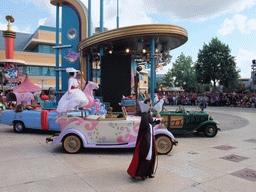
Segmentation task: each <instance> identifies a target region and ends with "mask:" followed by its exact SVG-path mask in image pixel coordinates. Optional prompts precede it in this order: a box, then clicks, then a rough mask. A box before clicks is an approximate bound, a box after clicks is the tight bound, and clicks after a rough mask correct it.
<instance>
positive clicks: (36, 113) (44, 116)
mask: <svg viewBox="0 0 256 192" xmlns="http://www.w3.org/2000/svg"><path fill="white" fill-rule="evenodd" d="M71 114H77V115H79V114H81V112H72V113H71ZM57 117H58V113H57V112H56V110H51V109H39V110H27V109H25V110H23V109H21V108H19V106H17V107H16V109H14V110H5V111H3V112H2V113H1V115H0V123H1V124H6V125H13V130H14V131H15V132H16V133H21V132H24V130H25V129H26V128H27V129H39V130H49V131H61V126H60V124H58V123H55V119H56V118H57Z"/></svg>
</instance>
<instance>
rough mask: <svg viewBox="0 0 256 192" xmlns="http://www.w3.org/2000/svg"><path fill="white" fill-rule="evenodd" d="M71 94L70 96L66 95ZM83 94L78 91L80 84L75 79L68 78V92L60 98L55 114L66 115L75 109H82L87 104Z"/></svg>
mask: <svg viewBox="0 0 256 192" xmlns="http://www.w3.org/2000/svg"><path fill="white" fill-rule="evenodd" d="M69 92H70V93H71V94H70V95H69V94H68V93H69ZM88 102H89V101H88V99H87V98H86V96H85V94H84V92H83V91H82V90H81V89H80V83H79V82H78V80H77V79H76V78H75V77H70V78H69V80H68V91H67V92H66V93H65V94H64V95H63V96H62V97H61V99H60V101H59V103H58V107H57V112H58V113H66V112H68V111H72V110H75V109H76V108H81V107H84V106H86V105H87V104H88Z"/></svg>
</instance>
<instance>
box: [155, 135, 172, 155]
mask: <svg viewBox="0 0 256 192" xmlns="http://www.w3.org/2000/svg"><path fill="white" fill-rule="evenodd" d="M172 147H173V143H172V140H171V138H170V137H168V136H166V135H157V136H156V148H157V152H158V153H159V154H163V155H164V154H167V153H169V152H170V151H171V150H172Z"/></svg>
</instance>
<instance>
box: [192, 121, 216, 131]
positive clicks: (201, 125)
mask: <svg viewBox="0 0 256 192" xmlns="http://www.w3.org/2000/svg"><path fill="white" fill-rule="evenodd" d="M208 124H215V125H216V126H217V125H219V123H218V122H216V121H213V120H207V121H204V122H203V123H201V124H200V125H199V126H198V127H197V128H196V129H199V128H201V127H203V126H205V125H208Z"/></svg>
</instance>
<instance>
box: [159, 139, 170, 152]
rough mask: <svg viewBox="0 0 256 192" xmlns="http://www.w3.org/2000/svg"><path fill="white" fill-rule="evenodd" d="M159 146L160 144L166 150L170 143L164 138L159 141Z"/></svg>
mask: <svg viewBox="0 0 256 192" xmlns="http://www.w3.org/2000/svg"><path fill="white" fill-rule="evenodd" d="M158 146H159V148H160V149H162V150H166V149H167V147H168V144H167V142H166V141H164V140H162V141H159V143H158Z"/></svg>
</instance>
